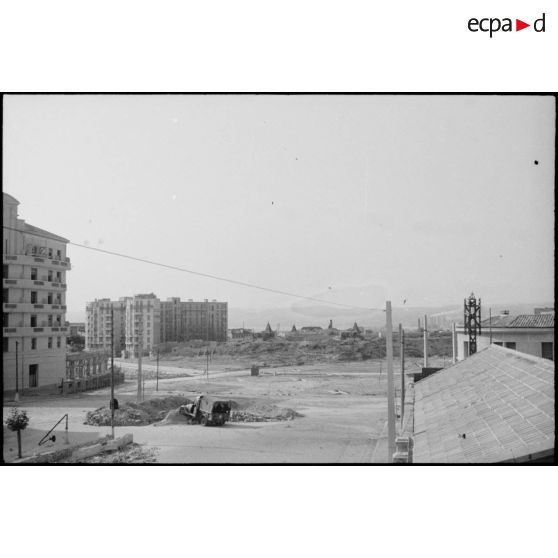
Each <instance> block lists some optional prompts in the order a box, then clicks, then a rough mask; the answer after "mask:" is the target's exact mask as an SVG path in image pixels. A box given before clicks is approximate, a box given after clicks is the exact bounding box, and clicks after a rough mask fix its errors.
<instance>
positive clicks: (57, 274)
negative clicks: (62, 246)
mask: <svg viewBox="0 0 558 558" xmlns="http://www.w3.org/2000/svg"><path fill="white" fill-rule="evenodd" d="M61 281H62V272H61V271H57V272H56V282H57V283H60V282H61Z"/></svg>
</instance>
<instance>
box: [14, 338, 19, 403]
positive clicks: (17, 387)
mask: <svg viewBox="0 0 558 558" xmlns="http://www.w3.org/2000/svg"><path fill="white" fill-rule="evenodd" d="M15 343H16V370H15V372H16V374H15V376H16V391H15V396H14V401H15V402H16V403H17V402H18V401H19V366H18V358H17V357H18V353H19V341H18V340H17V339H16V342H15Z"/></svg>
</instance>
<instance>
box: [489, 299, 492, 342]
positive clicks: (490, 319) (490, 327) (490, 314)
mask: <svg viewBox="0 0 558 558" xmlns="http://www.w3.org/2000/svg"><path fill="white" fill-rule="evenodd" d="M488 331H489V335H490V344H491V345H492V308H489V309H488Z"/></svg>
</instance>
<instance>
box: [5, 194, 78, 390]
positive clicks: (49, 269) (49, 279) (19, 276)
mask: <svg viewBox="0 0 558 558" xmlns="http://www.w3.org/2000/svg"><path fill="white" fill-rule="evenodd" d="M18 205H19V202H18V201H17V200H16V199H15V198H13V197H12V196H10V195H8V194H3V218H4V228H3V232H2V237H3V246H2V249H3V305H2V310H3V324H2V325H3V339H2V341H3V347H4V350H3V369H4V374H3V382H4V390H6V391H12V390H14V389H15V388H16V361H17V387H18V388H19V389H20V390H21V389H28V388H38V387H42V386H46V385H52V384H57V383H59V382H60V381H61V380H62V379H63V378H64V377H65V373H66V335H67V327H66V326H65V314H66V272H67V271H69V270H70V260H69V258H67V257H66V245H67V243H68V240H66V239H65V238H62V237H61V236H57V235H55V234H53V233H51V232H48V231H45V230H43V229H40V228H38V227H34V226H33V225H30V224H29V223H26V222H25V221H24V220H23V219H19V218H18Z"/></svg>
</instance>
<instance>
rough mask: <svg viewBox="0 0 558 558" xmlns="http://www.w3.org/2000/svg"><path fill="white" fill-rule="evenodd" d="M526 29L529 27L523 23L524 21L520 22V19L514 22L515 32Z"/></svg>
mask: <svg viewBox="0 0 558 558" xmlns="http://www.w3.org/2000/svg"><path fill="white" fill-rule="evenodd" d="M526 27H531V25H530V24H529V23H525V22H524V21H521V20H520V19H516V20H515V30H516V31H521V30H522V29H525V28H526Z"/></svg>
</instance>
